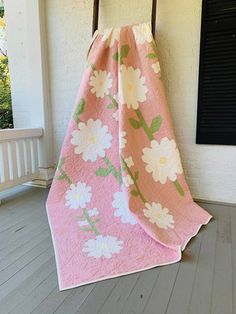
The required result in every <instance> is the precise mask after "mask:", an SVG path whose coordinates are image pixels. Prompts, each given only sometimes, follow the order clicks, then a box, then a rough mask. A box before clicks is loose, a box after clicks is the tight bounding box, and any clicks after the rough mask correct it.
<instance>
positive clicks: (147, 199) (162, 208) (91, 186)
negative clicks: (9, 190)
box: [47, 23, 211, 290]
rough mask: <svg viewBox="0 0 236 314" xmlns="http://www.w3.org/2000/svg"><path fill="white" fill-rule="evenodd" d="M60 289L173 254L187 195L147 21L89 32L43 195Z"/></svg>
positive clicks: (199, 214) (201, 213) (189, 203)
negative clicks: (52, 175) (90, 36)
mask: <svg viewBox="0 0 236 314" xmlns="http://www.w3.org/2000/svg"><path fill="white" fill-rule="evenodd" d="M47 214H48V219H49V224H50V228H51V233H52V238H53V244H54V250H55V256H56V262H57V271H58V279H59V287H60V289H61V290H65V289H69V288H72V287H77V286H80V285H84V284H87V283H90V282H96V281H99V280H103V279H106V278H112V277H116V276H120V275H125V274H130V273H133V272H137V271H141V270H144V269H148V268H152V267H155V266H158V265H166V264H170V263H175V262H177V261H179V260H180V258H181V251H182V250H183V249H184V248H185V246H186V244H187V243H188V241H189V240H190V239H191V238H192V237H193V236H195V235H196V234H197V232H198V231H199V229H200V227H201V226H202V225H203V224H207V223H208V221H209V220H210V218H211V215H209V214H208V213H207V212H206V211H205V210H204V209H203V208H201V207H200V206H198V205H197V204H196V203H195V202H194V201H193V199H192V197H191V194H190V191H189V188H188V185H187V183H186V181H185V177H184V173H183V168H182V164H181V160H180V154H179V150H178V147H177V144H176V139H175V136H174V132H173V127H172V122H171V117H170V112H169V108H168V105H167V101H166V97H165V91H164V87H163V81H162V77H161V70H160V64H159V58H158V50H157V46H156V43H155V41H154V39H153V36H152V33H151V29H150V25H149V24H148V23H144V24H139V25H131V26H124V27H120V28H111V29H106V30H104V31H97V32H96V33H95V35H94V37H93V39H92V44H91V46H90V49H89V53H88V58H87V66H86V68H85V71H84V74H83V77H82V82H81V84H80V88H79V92H78V95H77V97H76V101H75V106H74V110H73V114H72V117H71V120H70V123H69V126H68V129H67V132H66V136H65V140H64V143H63V146H62V150H61V154H60V159H59V163H58V167H57V170H56V174H55V178H54V180H53V183H52V186H51V189H50V192H49V196H48V200H47Z"/></svg>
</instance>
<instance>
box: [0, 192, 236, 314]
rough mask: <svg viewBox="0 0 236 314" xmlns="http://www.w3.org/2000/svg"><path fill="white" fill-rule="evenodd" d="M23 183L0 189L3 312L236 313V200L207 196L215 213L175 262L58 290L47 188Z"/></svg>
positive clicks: (0, 310) (208, 206)
mask: <svg viewBox="0 0 236 314" xmlns="http://www.w3.org/2000/svg"><path fill="white" fill-rule="evenodd" d="M18 190H19V189H18ZM18 190H17V192H16V190H15V191H14V194H13V193H12V191H11V193H9V192H7V193H5V194H2V195H1V198H2V197H4V199H3V203H2V205H1V206H0V313H1V314H5V313H17V314H24V313H50V314H51V313H62V314H65V313H67V314H71V313H81V314H85V313H86V314H95V313H102V314H108V313H109V314H117V313H125V314H137V313H145V314H162V313H168V314H185V313H186V314H187V313H188V314H189V313H191V314H193V313H194V314H197V313H198V314H208V313H214V314H218V313H219V314H231V313H236V312H234V311H235V308H236V207H230V206H227V207H226V206H221V205H212V204H202V206H203V207H205V208H206V209H208V210H209V212H210V213H212V214H213V215H214V217H215V219H214V220H212V221H211V223H210V224H209V225H208V226H207V227H206V228H205V227H203V228H202V229H201V231H200V233H199V234H198V235H197V236H196V237H195V238H194V239H192V240H191V242H190V244H189V245H188V246H187V248H186V250H185V252H184V253H183V259H182V261H181V262H179V263H177V264H173V265H169V266H163V267H157V268H154V269H151V270H148V271H143V272H140V273H137V274H132V275H128V276H124V277H120V278H115V279H110V280H105V281H101V282H99V283H97V284H90V285H87V286H84V287H81V288H75V289H72V290H67V291H64V292H59V290H58V284H57V274H56V267H55V261H54V252H53V247H52V241H51V236H50V231H49V226H48V222H47V217H46V211H45V200H46V197H47V191H46V190H42V189H36V188H31V187H21V188H20V191H18ZM233 301H234V302H233Z"/></svg>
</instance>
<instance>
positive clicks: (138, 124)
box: [129, 109, 162, 141]
mask: <svg viewBox="0 0 236 314" xmlns="http://www.w3.org/2000/svg"><path fill="white" fill-rule="evenodd" d="M135 113H136V115H137V117H138V120H136V119H134V118H130V119H129V121H130V124H131V125H132V127H133V128H134V129H140V128H143V130H144V132H145V133H146V135H147V137H148V139H149V140H150V141H152V140H153V139H154V133H156V132H158V131H159V129H160V126H161V122H162V117H161V116H160V115H159V116H156V117H154V118H153V119H152V122H151V125H150V126H148V124H147V122H146V121H145V119H144V116H143V114H142V112H141V111H140V109H136V110H135Z"/></svg>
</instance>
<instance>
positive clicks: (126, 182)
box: [122, 174, 134, 187]
mask: <svg viewBox="0 0 236 314" xmlns="http://www.w3.org/2000/svg"><path fill="white" fill-rule="evenodd" d="M122 180H123V183H124V185H125V186H126V187H129V186H130V185H132V184H134V181H133V179H132V178H131V176H130V175H129V174H127V175H126V176H124V177H122Z"/></svg>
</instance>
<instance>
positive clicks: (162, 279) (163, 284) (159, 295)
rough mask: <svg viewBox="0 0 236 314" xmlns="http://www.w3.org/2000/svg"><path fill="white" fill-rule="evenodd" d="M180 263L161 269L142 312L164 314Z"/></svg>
mask: <svg viewBox="0 0 236 314" xmlns="http://www.w3.org/2000/svg"><path fill="white" fill-rule="evenodd" d="M179 267H180V263H176V264H172V265H166V266H163V267H161V269H160V274H159V276H158V279H157V281H156V284H155V285H154V287H153V289H152V292H151V293H150V297H149V299H148V301H147V303H146V306H145V308H144V310H143V313H145V314H154V313H155V314H164V313H165V312H166V308H167V305H168V303H169V299H170V296H171V293H172V290H173V286H174V283H175V281H176V277H177V275H178V271H179Z"/></svg>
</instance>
